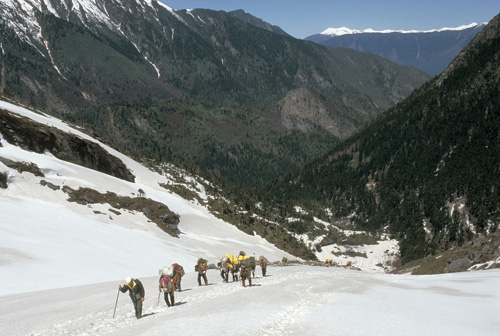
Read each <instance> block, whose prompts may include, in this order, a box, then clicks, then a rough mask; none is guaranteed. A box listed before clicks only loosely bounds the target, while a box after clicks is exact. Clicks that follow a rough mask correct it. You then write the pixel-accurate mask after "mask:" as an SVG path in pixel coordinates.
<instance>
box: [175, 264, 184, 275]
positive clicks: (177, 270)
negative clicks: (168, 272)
mask: <svg viewBox="0 0 500 336" xmlns="http://www.w3.org/2000/svg"><path fill="white" fill-rule="evenodd" d="M172 269H173V270H174V274H179V276H180V277H181V278H182V277H183V276H184V274H185V272H184V267H182V266H181V265H179V264H172Z"/></svg>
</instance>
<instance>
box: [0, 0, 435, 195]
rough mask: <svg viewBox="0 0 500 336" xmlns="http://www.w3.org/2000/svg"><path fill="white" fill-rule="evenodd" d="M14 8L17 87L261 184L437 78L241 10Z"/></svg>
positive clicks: (171, 153) (105, 5) (1, 25)
mask: <svg viewBox="0 0 500 336" xmlns="http://www.w3.org/2000/svg"><path fill="white" fill-rule="evenodd" d="M0 13H1V17H2V19H1V20H0V33H1V34H0V43H1V46H2V54H1V64H2V72H1V81H0V83H1V87H0V89H1V90H0V91H1V92H2V94H3V95H4V96H6V97H9V98H12V99H15V100H17V101H20V102H23V103H25V104H29V105H31V106H33V107H35V108H39V109H43V110H44V111H46V112H48V113H52V114H54V115H57V116H60V117H64V118H66V119H68V120H72V121H74V122H76V123H80V124H82V125H84V126H85V127H86V128H87V129H92V130H94V132H96V133H98V134H100V135H101V136H102V137H103V138H105V139H106V141H108V142H109V143H111V144H113V145H114V146H116V147H117V148H119V149H120V150H122V151H124V152H127V153H129V154H134V155H144V156H147V157H149V158H154V159H157V160H160V161H169V162H173V163H175V164H177V165H182V166H184V167H189V168H190V169H194V170H196V171H198V172H200V173H202V174H203V175H205V176H210V177H213V178H221V179H223V180H224V181H225V182H228V183H231V184H238V185H244V186H249V187H253V186H257V185H262V184H263V183H266V182H269V181H270V180H272V179H274V178H276V177H278V176H281V175H283V174H285V173H286V172H288V171H290V170H292V169H296V168H298V167H300V166H301V165H302V164H304V163H305V162H306V161H308V160H310V159H311V158H313V157H315V156H317V155H319V154H322V153H324V151H325V150H326V148H328V147H329V146H331V145H333V144H335V143H336V142H338V140H339V139H340V138H345V137H347V136H348V135H350V134H351V133H352V132H353V131H354V130H355V129H356V128H357V127H359V126H360V125H363V124H364V123H365V122H366V121H368V120H370V119H371V118H373V117H374V116H375V115H377V114H378V113H380V112H381V111H382V110H384V109H386V108H388V107H390V106H393V105H394V104H395V103H396V102H398V101H400V100H401V99H403V98H404V97H406V96H407V95H408V94H409V93H410V92H411V91H412V90H413V89H415V88H417V87H418V86H420V85H421V84H422V83H424V82H425V81H426V80H428V79H429V76H428V75H426V74H425V73H423V72H421V71H418V70H416V69H412V68H408V67H403V66H399V65H396V64H394V63H392V62H389V61H387V60H385V59H383V58H381V57H377V56H374V55H370V54H367V53H360V52H356V51H353V50H348V49H341V50H332V49H329V48H325V47H322V46H319V45H316V44H314V43H310V42H305V41H301V40H297V39H294V38H291V37H288V36H286V35H280V34H276V33H273V32H272V31H268V30H266V29H262V28H258V27H255V26H254V25H255V22H254V21H253V20H252V24H248V23H246V22H245V21H244V20H243V19H242V18H241V17H240V15H237V16H238V17H235V16H234V15H236V14H238V13H232V14H231V13H226V12H222V11H210V10H201V9H199V10H198V9H197V10H183V11H175V10H172V9H171V8H169V7H167V6H165V5H164V4H162V3H160V2H157V1H150V0H120V1H117V0H109V1H105V2H101V1H94V0H74V1H72V2H68V1H63V0H57V1H56V0H54V1H47V0H31V1H26V0H18V1H13V0H8V1H4V2H1V3H0ZM245 17H246V18H248V17H249V15H247V16H245Z"/></svg>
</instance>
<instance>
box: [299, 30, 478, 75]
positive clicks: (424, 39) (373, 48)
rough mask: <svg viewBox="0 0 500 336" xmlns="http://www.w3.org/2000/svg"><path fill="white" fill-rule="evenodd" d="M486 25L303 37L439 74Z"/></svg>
mask: <svg viewBox="0 0 500 336" xmlns="http://www.w3.org/2000/svg"><path fill="white" fill-rule="evenodd" d="M485 25H486V24H485V23H483V24H477V23H473V24H470V25H467V26H461V27H457V28H442V29H435V30H428V31H395V30H384V31H375V30H373V29H365V30H354V29H349V28H346V27H342V28H329V29H327V30H325V31H323V32H322V33H320V34H315V35H311V36H308V37H306V38H305V40H307V41H313V42H316V43H319V44H321V45H324V46H327V47H330V48H338V47H344V48H352V49H356V50H361V51H366V52H369V53H373V54H376V55H379V56H382V57H385V58H387V59H389V60H391V61H393V62H396V63H399V64H402V65H408V66H412V67H415V68H417V69H420V70H423V71H425V72H427V73H429V74H432V75H437V74H439V73H441V72H442V71H443V70H444V69H446V67H447V66H448V65H449V64H450V62H451V61H452V60H453V59H454V58H455V57H456V56H457V55H458V53H459V52H460V50H462V49H463V48H464V47H465V46H466V45H467V44H468V43H469V41H470V40H471V39H472V38H473V37H474V36H475V35H476V34H477V33H478V32H480V31H481V29H483V27H484V26H485Z"/></svg>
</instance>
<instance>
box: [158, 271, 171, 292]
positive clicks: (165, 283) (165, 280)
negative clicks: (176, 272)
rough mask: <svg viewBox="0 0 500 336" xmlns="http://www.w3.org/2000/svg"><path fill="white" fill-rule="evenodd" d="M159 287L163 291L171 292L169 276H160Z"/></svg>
mask: <svg viewBox="0 0 500 336" xmlns="http://www.w3.org/2000/svg"><path fill="white" fill-rule="evenodd" d="M160 287H161V288H162V289H163V291H164V292H171V291H172V281H171V280H170V277H169V276H167V275H162V276H161V278H160Z"/></svg>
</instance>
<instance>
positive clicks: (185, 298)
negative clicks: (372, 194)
mask: <svg viewBox="0 0 500 336" xmlns="http://www.w3.org/2000/svg"><path fill="white" fill-rule="evenodd" d="M268 274H269V276H266V277H265V278H262V277H261V275H260V271H257V276H256V278H255V279H254V280H253V282H254V284H255V286H252V287H246V288H244V287H242V286H241V285H240V284H239V283H232V282H230V283H227V284H225V283H221V281H220V280H221V279H220V277H219V276H218V274H217V273H216V271H209V272H208V278H209V281H210V285H209V286H202V287H199V286H198V285H197V283H196V278H195V276H194V274H192V273H189V274H186V276H184V279H183V288H184V290H183V291H182V292H177V293H175V300H176V305H175V306H174V307H170V308H167V307H166V305H165V302H164V301H163V299H162V298H161V299H160V305H159V306H157V303H158V291H157V278H156V277H152V278H143V279H141V280H142V281H143V283H144V286H145V289H146V299H145V301H144V314H145V315H146V316H145V317H143V318H142V319H140V320H137V319H136V318H135V316H134V313H133V307H132V303H131V301H130V298H129V297H128V295H125V294H121V293H120V294H119V296H118V291H117V286H118V284H119V283H120V282H119V281H115V282H106V283H101V284H93V285H88V286H80V287H73V288H64V289H57V290H49V291H43V292H34V293H28V294H18V295H14V296H4V297H0V307H2V308H3V309H1V310H0V324H1V325H2V333H3V334H4V335H11V336H14V335H44V336H51V335H122V336H128V335H130V336H132V335H133V336H138V335H149V336H155V335H166V334H170V333H175V334H179V335H218V336H219V335H230V334H234V333H238V334H240V335H245V334H246V335H254V334H255V335H342V336H345V335H385V336H392V335H395V336H396V335H397V336H400V335H405V336H412V335H415V336H417V335H418V336H421V335H426V336H432V335H435V336H442V335H453V336H462V335H463V336H471V335H475V336H479V335H481V336H493V335H497V334H498V329H499V328H500V322H499V320H498V315H499V313H500V292H499V291H498V287H499V285H500V270H491V271H480V272H469V273H455V274H446V275H445V274H442V275H434V276H408V275H382V274H378V275H376V274H369V273H363V272H356V271H350V270H344V269H339V268H333V267H332V268H326V267H312V266H293V267H281V268H280V267H270V269H269V271H268ZM117 299H118V303H117V309H116V316H115V318H114V319H113V311H114V307H115V302H116V300H117ZM6 308H8V309H6Z"/></svg>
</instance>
